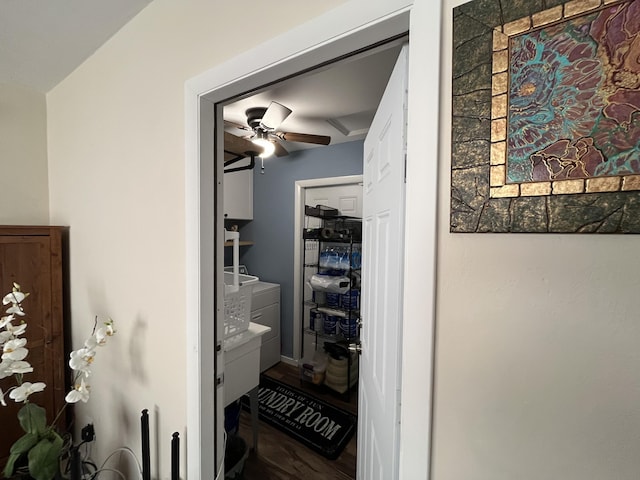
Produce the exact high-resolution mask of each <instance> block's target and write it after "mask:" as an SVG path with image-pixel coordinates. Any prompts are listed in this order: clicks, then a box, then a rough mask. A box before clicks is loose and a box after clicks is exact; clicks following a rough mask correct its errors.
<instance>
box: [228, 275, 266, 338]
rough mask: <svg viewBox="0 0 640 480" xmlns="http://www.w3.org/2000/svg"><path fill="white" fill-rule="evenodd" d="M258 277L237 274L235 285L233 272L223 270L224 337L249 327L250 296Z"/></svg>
mask: <svg viewBox="0 0 640 480" xmlns="http://www.w3.org/2000/svg"><path fill="white" fill-rule="evenodd" d="M257 281H258V277H254V276H253V275H243V274H238V285H237V286H236V285H235V282H234V277H233V272H224V287H225V288H224V338H229V337H232V336H234V335H237V334H239V333H242V332H244V331H246V330H248V329H249V322H250V321H251V296H252V294H253V284H254V283H255V282H257Z"/></svg>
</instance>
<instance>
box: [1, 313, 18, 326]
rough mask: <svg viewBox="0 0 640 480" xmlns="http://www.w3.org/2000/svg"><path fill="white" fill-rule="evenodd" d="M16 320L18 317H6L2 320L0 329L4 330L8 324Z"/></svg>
mask: <svg viewBox="0 0 640 480" xmlns="http://www.w3.org/2000/svg"><path fill="white" fill-rule="evenodd" d="M15 318H16V317H14V316H13V315H6V316H4V317H2V318H0V328H3V327H4V326H5V325H7V324H8V323H11V321H12V320H14V319H15Z"/></svg>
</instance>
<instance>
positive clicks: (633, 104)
mask: <svg viewBox="0 0 640 480" xmlns="http://www.w3.org/2000/svg"><path fill="white" fill-rule="evenodd" d="M453 37H454V38H453V51H454V53H453V98H452V111H453V118H452V135H453V137H452V174H451V231H452V232H558V233H560V232H567V233H568V232H584V233H588V232H602V233H639V232H640V60H639V59H640V0H572V1H569V2H565V1H559V0H555V1H554V0H474V1H472V2H469V3H466V4H464V5H461V6H460V7H457V8H456V9H454V35H453Z"/></svg>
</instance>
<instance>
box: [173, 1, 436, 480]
mask: <svg viewBox="0 0 640 480" xmlns="http://www.w3.org/2000/svg"><path fill="white" fill-rule="evenodd" d="M391 3H392V2H384V5H383V6H381V7H380V9H377V8H376V9H374V8H373V7H371V8H370V7H369V6H367V8H365V9H362V8H360V7H362V6H363V5H360V3H358V2H351V1H350V2H347V4H346V5H345V9H343V10H344V11H342V10H340V11H336V12H335V14H332V15H328V16H327V17H326V18H325V19H323V21H319V22H317V25H316V26H317V27H321V28H318V29H317V30H316V28H315V26H312V27H311V28H305V29H304V32H302V30H300V31H292V32H291V35H285V37H286V41H285V42H284V43H279V41H274V42H271V43H269V45H265V46H264V47H262V46H261V47H258V48H257V49H256V51H252V52H249V53H248V54H247V55H246V56H243V55H241V56H239V57H238V58H237V59H234V60H233V62H231V63H230V64H229V65H222V66H221V67H220V68H216V69H215V70H214V71H212V72H211V73H207V74H206V75H202V76H201V77H200V78H195V79H194V80H193V81H191V82H189V84H188V85H187V90H188V91H187V92H186V93H187V95H186V101H187V137H188V138H187V145H188V147H187V150H188V151H187V158H188V161H189V162H191V160H192V159H193V158H197V159H198V160H197V162H196V163H188V168H187V177H188V181H187V185H188V186H189V188H187V192H188V198H187V210H188V211H193V212H194V214H195V215H194V216H193V217H190V218H189V221H188V222H187V223H188V225H187V237H188V248H187V253H188V254H187V264H188V265H187V292H188V295H187V304H188V309H187V316H188V322H187V323H188V325H189V331H188V335H187V336H188V340H189V349H188V351H189V358H188V362H189V366H190V369H189V375H188V380H187V389H188V394H187V397H188V406H187V412H188V429H187V432H188V440H189V441H188V443H189V444H190V445H192V446H198V447H199V448H191V449H189V450H188V462H187V464H188V465H189V472H190V474H191V475H192V476H193V478H203V477H205V478H213V477H215V476H216V472H217V470H218V467H219V466H221V465H222V462H223V457H224V438H223V429H222V425H223V417H222V398H223V395H224V389H225V386H224V385H225V382H226V381H227V379H226V378H225V377H224V354H223V353H222V339H223V331H222V330H223V328H222V327H223V325H222V316H221V312H222V306H223V304H224V293H223V289H222V288H221V286H223V285H224V283H223V251H224V245H223V244H224V237H223V217H222V211H221V210H222V209H221V205H222V189H223V186H222V182H223V180H222V178H223V165H222V162H217V161H216V160H217V159H222V158H223V156H224V155H223V148H224V146H223V142H222V138H223V133H224V132H223V118H222V107H223V106H224V103H225V102H227V101H230V100H231V99H233V98H234V96H236V95H242V94H243V93H242V92H245V93H247V92H252V91H255V89H256V88H260V85H263V86H264V85H267V84H271V83H277V82H278V81H281V80H282V79H284V78H290V77H291V76H292V75H295V74H297V73H300V72H304V71H308V70H309V69H312V68H315V67H317V66H319V65H326V64H327V62H330V61H334V60H336V59H339V58H344V57H345V56H347V55H350V54H351V53H353V52H361V51H362V49H363V48H368V47H369V46H371V45H374V44H376V43H378V42H380V41H384V40H386V39H389V38H392V37H394V36H396V38H397V35H398V34H400V33H406V32H407V31H408V24H409V22H408V20H409V7H408V6H406V5H404V6H400V7H402V8H393V7H394V6H396V7H397V5H395V4H394V5H392V4H391ZM356 7H357V8H356ZM374 10H375V11H374ZM355 12H357V14H356V13H355ZM420 12H421V14H420V15H422V17H421V18H424V17H425V15H423V13H424V12H422V11H420ZM345 13H350V14H351V15H345ZM354 15H355V16H354ZM354 18H357V19H358V20H357V21H355V22H351V19H354ZM358 22H362V23H358ZM347 24H348V25H347ZM334 26H335V27H336V28H334ZM327 29H328V30H330V31H334V30H335V34H334V35H333V36H329V40H327V35H329V33H328V31H327ZM302 33H304V35H303V34H302ZM435 38H436V39H437V36H436V37H435ZM293 45H295V48H293ZM305 45H306V46H305ZM274 47H276V48H274ZM420 63H421V62H420V59H418V61H417V64H420ZM247 64H249V65H253V66H254V67H253V68H251V69H249V70H247V69H248V68H249V67H248V66H247ZM423 71H426V70H422V69H421V72H423ZM257 81H259V82H260V83H256V82H257ZM421 90H422V89H421V88H420V87H418V91H421ZM192 92H197V95H195V96H194V95H192ZM405 92H406V89H405ZM400 105H405V106H406V102H403V101H401V102H400ZM195 114H197V118H198V120H197V121H194V120H195V119H196V115H195ZM400 117H402V115H400ZM404 118H406V117H404ZM416 130H417V127H416V129H414V131H416ZM193 132H197V133H196V134H195V135H194V133H193ZM211 132H213V136H212V137H213V138H211V136H210V135H211ZM365 157H366V158H367V159H368V158H369V157H368V156H365ZM372 157H375V155H373V156H372ZM365 161H367V160H365ZM381 167H382V168H381V169H379V170H378V175H377V177H384V176H385V168H384V165H382V166H381ZM394 170H397V171H401V170H402V168H397V169H396V168H395V167H394ZM366 185H367V181H365V186H366ZM365 203H366V202H365ZM365 217H366V215H365ZM194 219H195V220H196V221H195V222H194ZM423 243H424V242H423ZM398 252H400V253H401V250H398ZM371 258H372V257H371ZM396 263H397V262H396ZM400 263H402V262H400ZM194 266H195V268H194ZM194 272H195V276H194V275H193V274H194ZM211 292H213V297H212V296H211ZM385 296H387V295H382V298H384V297H385ZM213 318H216V319H217V321H216V322H212V321H211V320H212V319H213ZM414 323H415V322H414ZM418 330H420V328H419V325H418ZM378 340H380V337H378ZM408 343H411V342H408ZM363 348H364V347H363ZM411 348H412V349H413V345H411ZM395 353H396V354H397V350H396V351H395ZM376 358H377V357H376ZM376 365H377V366H378V368H379V367H380V365H381V364H380V363H379V362H378V363H377V364H376ZM212 366H213V368H214V371H215V373H214V372H212V371H211V367H212ZM392 370H394V374H395V375H398V374H399V371H396V370H395V369H392ZM374 373H376V374H379V373H382V372H381V371H380V370H378V371H377V372H374ZM396 378H397V377H396ZM380 380H383V379H382V378H381V377H378V384H379V383H380V382H379V381H380ZM405 385H407V386H406V388H405ZM414 386H416V384H413V383H412V384H409V383H407V384H403V385H402V388H400V386H399V385H395V390H394V398H396V400H398V401H399V400H400V399H401V398H402V400H403V406H404V396H402V395H398V393H399V392H401V391H404V390H407V391H414V390H416V389H415V388H414ZM210 387H212V388H210ZM427 391H428V389H427ZM418 393H419V395H418V396H417V397H414V400H415V399H417V398H419V399H423V398H425V396H424V395H423V393H422V392H418ZM407 398H408V397H407ZM425 400H426V402H423V403H422V406H421V407H420V409H417V408H412V409H409V408H407V409H406V412H407V414H414V415H415V414H416V413H418V414H420V411H425V412H426V414H425V415H426V416H427V417H428V412H429V408H426V409H425V405H428V397H427V398H425ZM410 403H411V402H410ZM214 411H215V414H214ZM403 411H404V409H403ZM420 415H421V414H420ZM384 416H385V415H378V417H376V418H379V419H380V418H383V417H384ZM421 424H422V425H424V422H421ZM398 425H399V422H398ZM403 425H407V426H406V430H407V432H412V431H413V429H412V428H411V425H408V424H405V423H403ZM403 431H404V427H403ZM421 432H424V429H422V430H421ZM365 438H366V437H365ZM371 438H372V439H374V437H373V436H372V437H371ZM390 438H391V439H392V445H393V447H392V450H393V453H394V455H393V457H394V460H393V462H391V463H389V467H390V468H391V470H393V471H396V472H397V471H398V463H397V462H398V458H399V457H398V455H397V453H398V452H397V448H398V445H399V444H400V441H399V440H400V439H399V438H398V436H397V435H394V436H393V437H390ZM404 445H405V447H404V448H405V450H404V452H405V455H404V456H403V457H402V458H400V459H399V461H400V468H399V470H400V472H402V469H403V467H402V465H403V464H404V465H405V467H404V468H405V469H410V470H411V471H413V472H415V471H416V468H415V466H416V464H420V465H419V471H425V468H424V463H425V462H424V455H414V453H415V452H414V451H417V450H418V447H417V445H423V442H422V441H419V442H418V443H417V444H416V443H415V442H413V443H406V444H404ZM371 447H372V448H373V449H367V448H365V449H364V451H369V452H371V451H375V448H376V445H371ZM194 450H197V451H194ZM378 451H384V452H385V454H386V458H383V457H378V458H375V459H372V461H371V462H368V463H371V464H372V465H378V464H380V463H381V464H383V465H384V464H387V463H388V462H387V460H388V454H387V452H388V451H389V450H388V449H379V450H378ZM211 452H214V455H211ZM409 454H410V456H407V455H409ZM364 460H365V463H367V459H364ZM407 471H408V470H407ZM191 475H190V476H191ZM364 475H366V472H365V474H364ZM395 476H397V473H396V474H393V476H390V477H388V478H394V477H395Z"/></svg>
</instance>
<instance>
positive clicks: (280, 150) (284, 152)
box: [273, 141, 289, 157]
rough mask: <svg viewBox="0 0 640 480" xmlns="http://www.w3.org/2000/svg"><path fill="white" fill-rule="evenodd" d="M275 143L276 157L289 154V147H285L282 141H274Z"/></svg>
mask: <svg viewBox="0 0 640 480" xmlns="http://www.w3.org/2000/svg"><path fill="white" fill-rule="evenodd" d="M273 144H274V145H275V146H276V151H275V152H274V153H275V154H276V157H285V156H287V155H289V152H288V151H287V149H286V148H284V147H283V146H282V144H281V143H280V142H277V141H274V142H273Z"/></svg>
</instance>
